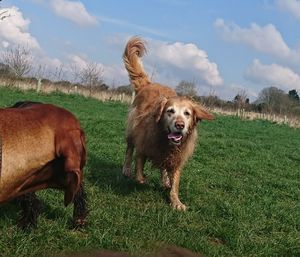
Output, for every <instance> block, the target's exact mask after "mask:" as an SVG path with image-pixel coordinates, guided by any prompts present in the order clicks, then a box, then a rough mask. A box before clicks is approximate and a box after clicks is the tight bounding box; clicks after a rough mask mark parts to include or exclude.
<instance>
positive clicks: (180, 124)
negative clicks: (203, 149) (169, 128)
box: [175, 120, 184, 130]
mask: <svg viewBox="0 0 300 257" xmlns="http://www.w3.org/2000/svg"><path fill="white" fill-rule="evenodd" d="M175 128H177V129H178V130H183V129H184V121H182V120H178V121H176V122H175Z"/></svg>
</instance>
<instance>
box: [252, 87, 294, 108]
mask: <svg viewBox="0 0 300 257" xmlns="http://www.w3.org/2000/svg"><path fill="white" fill-rule="evenodd" d="M257 103H258V104H260V105H261V106H262V107H263V111H267V112H271V113H278V114H283V113H287V112H288V110H289V109H290V105H291V101H290V99H289V97H288V95H287V94H286V93H285V92H284V91H283V90H281V89H279V88H277V87H267V88H264V89H262V90H261V91H260V93H259V95H258V99H257Z"/></svg>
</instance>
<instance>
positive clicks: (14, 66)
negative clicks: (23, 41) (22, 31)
mask: <svg viewBox="0 0 300 257" xmlns="http://www.w3.org/2000/svg"><path fill="white" fill-rule="evenodd" d="M1 57H2V58H1V59H2V62H3V63H4V64H6V65H8V66H9V67H10V69H11V70H12V72H13V73H14V75H15V76H16V77H22V76H24V75H26V74H28V73H29V72H30V71H31V69H32V62H33V60H32V55H31V52H30V50H29V48H28V47H24V46H21V45H18V46H16V47H14V48H9V49H6V50H5V51H4V52H3V54H2V56H1Z"/></svg>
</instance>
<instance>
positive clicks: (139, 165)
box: [135, 154, 146, 184]
mask: <svg viewBox="0 0 300 257" xmlns="http://www.w3.org/2000/svg"><path fill="white" fill-rule="evenodd" d="M145 162H146V157H145V156H144V155H140V154H136V160H135V168H136V175H135V179H136V181H137V182H138V183H140V184H144V183H145V182H146V177H145V175H144V166H145Z"/></svg>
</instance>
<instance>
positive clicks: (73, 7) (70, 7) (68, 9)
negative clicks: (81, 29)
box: [50, 0, 98, 26]
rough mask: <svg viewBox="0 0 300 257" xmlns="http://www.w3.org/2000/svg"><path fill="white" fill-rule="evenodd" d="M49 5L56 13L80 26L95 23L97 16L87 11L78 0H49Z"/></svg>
mask: <svg viewBox="0 0 300 257" xmlns="http://www.w3.org/2000/svg"><path fill="white" fill-rule="evenodd" d="M50 5H51V7H52V9H53V10H54V12H55V13H56V15H58V16H61V17H63V18H66V19H68V20H70V21H72V22H74V23H77V24H78V25H80V26H88V25H96V24H97V23H98V21H97V18H96V17H95V16H93V15H91V14H89V13H88V11H87V10H86V8H85V6H84V5H83V3H82V2H80V1H69V0H51V1H50Z"/></svg>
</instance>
